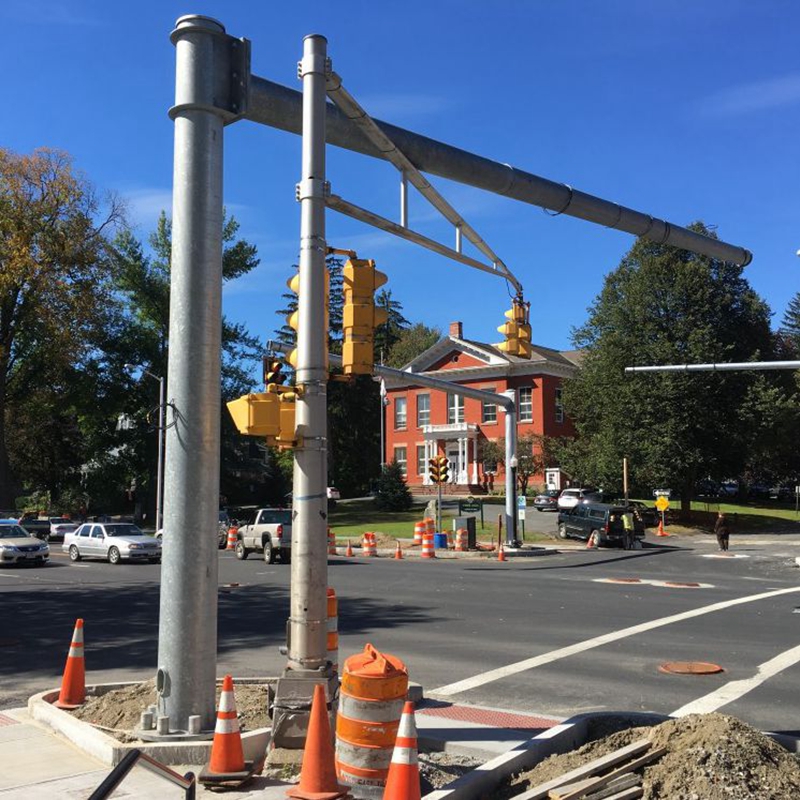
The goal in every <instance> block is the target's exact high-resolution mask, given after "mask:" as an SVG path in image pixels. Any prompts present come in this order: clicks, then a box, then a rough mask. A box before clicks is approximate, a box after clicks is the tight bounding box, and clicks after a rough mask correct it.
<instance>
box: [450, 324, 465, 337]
mask: <svg viewBox="0 0 800 800" xmlns="http://www.w3.org/2000/svg"><path fill="white" fill-rule="evenodd" d="M450 336H454V337H455V338H456V339H463V338H464V337H463V332H462V325H461V323H460V322H451V323H450Z"/></svg>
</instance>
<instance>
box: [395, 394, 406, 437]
mask: <svg viewBox="0 0 800 800" xmlns="http://www.w3.org/2000/svg"><path fill="white" fill-rule="evenodd" d="M407 403H408V401H407V400H406V398H405V397H397V398H395V401H394V428H395V430H398V431H402V430H405V427H406V405H407Z"/></svg>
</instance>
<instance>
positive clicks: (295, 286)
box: [286, 268, 330, 369]
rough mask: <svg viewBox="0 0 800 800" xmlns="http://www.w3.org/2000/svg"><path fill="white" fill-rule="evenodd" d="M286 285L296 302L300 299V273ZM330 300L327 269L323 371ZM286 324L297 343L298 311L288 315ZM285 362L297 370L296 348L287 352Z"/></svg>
mask: <svg viewBox="0 0 800 800" xmlns="http://www.w3.org/2000/svg"><path fill="white" fill-rule="evenodd" d="M286 285H287V286H288V287H289V288H290V289H291V290H292V291H293V292H294V293H295V294H296V295H297V297H298V300H299V297H300V273H299V272H298V273H296V274H295V275H294V276H293V277H291V278H289V280H288V281H286ZM329 298H330V274H329V273H328V270H327V268H326V269H325V369H328V327H329V318H330V313H329V311H328V305H329ZM288 324H289V327H290V328H293V329H294V331H295V342H297V341H298V336H299V332H300V310H299V309H298V310H297V311H294V312H293V313H292V314H290V315H289V319H288ZM286 361H287V362H288V363H289V364H291V365H292V366H293V367H294V368H295V369H297V347H296V346H295V348H294V349H293V350H291V351H290V352H289V354H288V355H287V356H286Z"/></svg>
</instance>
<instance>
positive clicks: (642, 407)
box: [561, 223, 787, 510]
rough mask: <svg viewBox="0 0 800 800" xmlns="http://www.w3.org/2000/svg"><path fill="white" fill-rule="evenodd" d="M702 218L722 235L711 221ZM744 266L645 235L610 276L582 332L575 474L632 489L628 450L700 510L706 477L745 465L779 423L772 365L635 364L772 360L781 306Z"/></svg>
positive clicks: (574, 388)
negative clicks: (630, 369)
mask: <svg viewBox="0 0 800 800" xmlns="http://www.w3.org/2000/svg"><path fill="white" fill-rule="evenodd" d="M692 227H693V229H694V230H697V231H698V232H700V233H703V234H706V235H712V236H713V234H712V233H711V232H710V231H709V230H708V229H706V228H705V227H704V226H703V225H702V224H700V223H697V224H695V225H694V226H692ZM742 272H743V271H742V268H741V267H738V266H735V265H733V264H729V263H724V262H720V261H716V260H713V259H710V258H708V257H706V256H699V255H696V254H693V253H690V252H688V251H685V250H677V249H675V248H673V247H668V246H665V245H661V244H656V243H653V242H649V241H645V240H639V241H637V242H636V244H635V245H634V246H633V248H632V249H631V251H630V252H629V253H628V254H627V256H625V258H624V259H623V260H622V262H621V263H620V265H619V267H618V268H617V269H616V270H614V271H613V272H611V273H610V274H609V275H607V276H606V279H605V283H604V286H603V289H602V292H601V293H600V295H599V296H598V297H597V299H596V300H595V302H594V304H593V305H592V306H591V308H590V309H589V318H588V320H587V322H586V323H585V324H584V325H583V326H581V327H580V328H578V329H577V330H576V331H574V337H573V338H574V342H575V344H576V345H577V346H578V347H581V348H583V350H584V352H585V357H584V361H583V364H582V369H581V370H580V372H579V374H578V376H577V377H576V378H574V379H572V380H570V381H569V382H568V383H567V384H566V386H565V390H564V400H565V406H566V409H567V412H568V413H569V414H570V416H571V418H572V419H573V421H574V422H575V425H576V428H577V431H578V439H577V440H576V441H575V442H574V444H573V445H571V446H569V447H567V448H565V449H564V451H563V452H562V454H561V460H562V467H563V468H564V469H566V470H567V472H569V473H570V474H571V475H572V477H573V479H576V480H588V481H590V482H591V483H593V484H595V485H601V486H603V488H606V489H609V490H611V489H620V488H621V481H622V458H623V456H628V459H629V465H630V469H631V474H632V478H633V482H634V484H637V485H638V486H640V487H642V488H646V489H652V488H653V487H655V486H670V487H672V488H673V489H675V490H678V491H679V492H680V494H681V497H682V499H683V501H684V503H683V508H684V509H685V510H688V509H689V507H690V501H691V498H692V496H693V487H694V485H695V482H696V481H697V480H698V479H700V478H704V477H706V476H712V477H716V478H725V477H729V476H732V475H737V474H739V473H740V472H741V471H742V469H743V468H744V466H745V464H746V462H747V458H748V452H751V447H752V443H753V440H754V437H755V438H756V439H758V438H759V437H760V436H761V434H762V433H763V430H764V429H765V428H768V427H769V426H770V424H771V422H770V419H766V420H764V419H761V420H759V419H757V418H756V417H757V413H758V412H757V409H759V408H761V409H763V407H764V404H765V402H767V403H768V404H769V403H770V402H772V401H774V400H775V399H776V397H775V395H774V393H773V394H772V395H771V393H772V392H773V389H771V388H770V387H771V386H772V387H774V386H775V383H776V381H773V379H772V376H770V375H769V374H768V373H764V377H763V378H761V379H759V378H757V377H756V376H754V373H750V372H692V373H639V374H636V375H629V376H626V374H625V372H624V368H625V367H626V366H632V365H636V364H685V363H709V362H725V361H728V362H730V361H734V362H738V361H748V360H763V359H768V358H769V357H770V355H771V352H772V347H773V339H772V336H771V333H770V327H769V314H770V312H769V309H768V308H767V306H766V304H765V303H764V301H763V300H761V299H760V298H759V297H758V295H757V294H756V293H755V292H754V291H753V289H752V288H751V287H750V285H749V284H748V282H747V280H746V279H745V278H744V277H743V274H742ZM778 395H779V396H780V390H778ZM770 398H771V399H770ZM783 399H784V400H787V398H786V397H783Z"/></svg>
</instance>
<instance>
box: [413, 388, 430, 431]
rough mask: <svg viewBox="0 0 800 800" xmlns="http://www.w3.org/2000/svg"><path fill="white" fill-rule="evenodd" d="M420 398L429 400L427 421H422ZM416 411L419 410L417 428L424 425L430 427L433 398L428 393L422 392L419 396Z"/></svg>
mask: <svg viewBox="0 0 800 800" xmlns="http://www.w3.org/2000/svg"><path fill="white" fill-rule="evenodd" d="M420 397H427V398H428V408H427V409H426V413H427V417H428V419H427V421H423V420H422V419H420V415H419V412H420V407H419V399H420ZM416 410H417V427H418V428H421V427H422V426H423V425H430V424H431V396H430V394H429V393H428V392H422V393H421V394H418V395H417V403H416Z"/></svg>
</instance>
